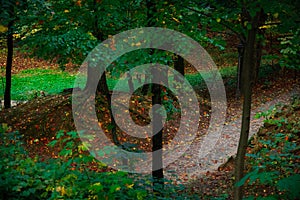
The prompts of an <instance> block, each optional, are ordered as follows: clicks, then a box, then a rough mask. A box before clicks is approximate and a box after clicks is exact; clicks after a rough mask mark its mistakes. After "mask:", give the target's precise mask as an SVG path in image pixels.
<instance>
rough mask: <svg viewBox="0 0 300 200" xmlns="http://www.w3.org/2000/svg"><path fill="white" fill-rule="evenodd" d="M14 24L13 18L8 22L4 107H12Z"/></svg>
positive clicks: (12, 10)
mask: <svg viewBox="0 0 300 200" xmlns="http://www.w3.org/2000/svg"><path fill="white" fill-rule="evenodd" d="M10 9H11V10H10V12H11V16H13V13H14V8H13V6H10ZM13 24H14V21H13V20H11V21H10V22H9V23H8V34H7V57H6V58H7V59H6V71H5V79H6V81H5V92H4V108H10V107H11V70H12V62H13V51H14V43H13V42H14V40H13Z"/></svg>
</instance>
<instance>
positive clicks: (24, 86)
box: [0, 69, 75, 100]
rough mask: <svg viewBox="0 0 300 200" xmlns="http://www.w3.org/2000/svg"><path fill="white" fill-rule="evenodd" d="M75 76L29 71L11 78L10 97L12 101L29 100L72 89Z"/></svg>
mask: <svg viewBox="0 0 300 200" xmlns="http://www.w3.org/2000/svg"><path fill="white" fill-rule="evenodd" d="M1 79H2V80H1V82H2V83H1V87H0V88H1V89H0V97H1V98H3V96H4V95H3V94H4V87H3V86H4V85H5V78H3V77H1ZM74 80H75V75H71V74H69V73H67V72H61V71H57V70H48V69H29V70H23V71H21V72H20V73H18V74H16V75H13V76H12V89H11V96H12V99H14V100H29V99H32V98H34V97H35V96H39V95H40V92H41V91H44V92H45V93H46V94H57V93H59V92H61V91H62V90H63V89H64V88H70V87H73V83H74Z"/></svg>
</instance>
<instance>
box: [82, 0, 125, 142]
mask: <svg viewBox="0 0 300 200" xmlns="http://www.w3.org/2000/svg"><path fill="white" fill-rule="evenodd" d="M98 4H101V2H99V1H97V0H94V1H93V11H94V13H96V15H95V17H94V27H93V31H92V33H93V35H94V36H95V37H96V38H97V39H98V41H103V40H104V35H103V33H102V31H101V29H100V27H99V23H98V15H97V13H98V12H97V6H99V5H98ZM94 70H97V69H93V68H92V67H88V76H87V79H88V80H87V83H88V84H87V86H88V85H89V82H94V81H97V83H92V84H97V94H98V95H104V96H105V97H106V99H107V101H108V110H109V113H110V120H111V127H112V129H111V135H112V140H113V142H114V143H115V144H116V145H118V146H119V145H120V142H119V140H118V138H117V124H116V122H115V119H114V117H113V114H112V109H111V96H110V93H109V89H108V85H107V80H106V72H105V71H104V73H103V74H102V76H101V78H100V80H99V81H98V80H97V79H96V80H94V79H95V78H93V77H94V75H93V74H94V72H95V71H94ZM86 89H87V90H89V89H88V88H86Z"/></svg>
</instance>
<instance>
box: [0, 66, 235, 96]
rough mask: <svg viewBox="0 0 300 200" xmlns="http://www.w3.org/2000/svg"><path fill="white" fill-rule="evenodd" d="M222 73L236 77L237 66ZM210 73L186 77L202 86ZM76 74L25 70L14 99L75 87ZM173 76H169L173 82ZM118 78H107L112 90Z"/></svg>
mask: <svg viewBox="0 0 300 200" xmlns="http://www.w3.org/2000/svg"><path fill="white" fill-rule="evenodd" d="M220 73H221V75H222V77H223V78H232V79H235V76H236V67H226V68H222V69H220ZM209 76H210V74H209V73H207V72H204V73H202V74H201V75H200V73H195V74H187V75H186V79H187V80H188V81H189V82H190V84H191V85H192V86H193V87H196V88H201V87H205V83H204V81H203V77H209ZM75 78H76V75H73V74H70V73H68V72H62V71H59V70H52V69H28V70H23V71H21V72H20V73H18V74H15V75H13V76H12V90H11V95H12V99H14V100H21V101H22V100H29V99H32V98H34V97H36V96H39V95H40V92H41V91H43V92H45V93H46V94H57V93H59V92H62V91H63V89H65V88H71V87H74V81H75ZM122 80H123V81H124V83H125V84H122V85H121V87H120V88H119V89H120V90H121V91H128V86H127V80H126V79H122ZM172 80H173V77H169V81H170V82H171V81H172ZM118 81H119V80H118V79H112V78H109V79H108V80H107V82H108V86H109V88H110V90H112V89H113V88H114V87H115V85H116V84H117V82H118ZM81 82H82V83H81V84H80V85H77V86H75V87H78V86H79V87H81V88H82V87H84V83H85V80H84V79H82V80H81ZM137 84H138V83H137V81H136V80H134V85H136V86H137ZM4 86H5V78H4V77H1V86H0V98H1V99H3V97H4Z"/></svg>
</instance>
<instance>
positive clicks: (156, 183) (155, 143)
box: [143, 0, 164, 195]
mask: <svg viewBox="0 0 300 200" xmlns="http://www.w3.org/2000/svg"><path fill="white" fill-rule="evenodd" d="M146 4H147V8H148V10H147V18H148V24H147V25H148V26H149V27H151V26H155V25H156V21H155V17H154V15H153V14H154V13H156V7H155V1H153V0H147V1H146ZM150 54H153V50H151V51H150ZM146 77H147V74H146ZM152 78H153V82H156V81H161V78H160V74H157V73H153V72H152ZM148 87H149V85H148ZM143 89H144V88H143ZM151 91H152V94H153V96H152V105H155V104H161V102H162V100H161V86H160V85H157V84H151ZM152 120H153V132H154V134H155V131H156V128H155V127H157V126H160V127H162V125H161V124H162V116H161V115H160V113H159V112H157V111H156V110H155V109H153V118H152ZM162 146H163V145H162V130H160V131H159V132H158V133H156V134H155V135H153V136H152V177H153V191H154V192H155V193H157V194H158V195H161V194H162V193H161V191H162V190H163V188H164V182H163V178H164V174H163V162H162ZM155 151H157V152H155Z"/></svg>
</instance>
